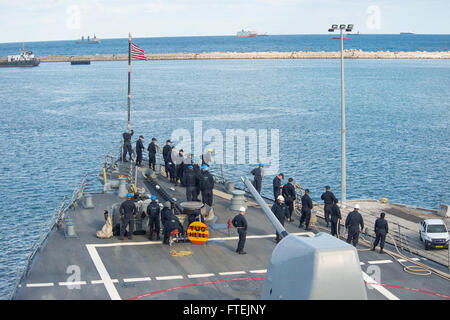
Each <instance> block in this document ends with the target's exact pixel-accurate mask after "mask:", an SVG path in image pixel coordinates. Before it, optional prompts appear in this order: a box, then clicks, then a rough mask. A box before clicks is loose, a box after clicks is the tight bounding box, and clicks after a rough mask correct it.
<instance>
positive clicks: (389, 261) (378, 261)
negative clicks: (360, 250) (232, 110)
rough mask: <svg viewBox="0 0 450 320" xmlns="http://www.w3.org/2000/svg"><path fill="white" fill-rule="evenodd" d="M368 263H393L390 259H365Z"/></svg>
mask: <svg viewBox="0 0 450 320" xmlns="http://www.w3.org/2000/svg"><path fill="white" fill-rule="evenodd" d="M367 263H368V264H384V263H394V261H392V260H373V261H367Z"/></svg>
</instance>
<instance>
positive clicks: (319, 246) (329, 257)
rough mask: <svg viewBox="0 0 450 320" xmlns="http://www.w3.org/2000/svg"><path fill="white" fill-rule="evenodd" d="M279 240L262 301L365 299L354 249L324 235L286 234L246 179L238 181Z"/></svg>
mask: <svg viewBox="0 0 450 320" xmlns="http://www.w3.org/2000/svg"><path fill="white" fill-rule="evenodd" d="M241 179H242V181H243V182H244V184H245V185H246V187H247V188H248V190H249V191H250V193H251V194H252V195H253V197H254V198H255V200H256V202H257V203H258V204H259V205H260V206H261V208H262V210H263V211H264V213H265V214H266V216H267V217H268V218H269V220H270V222H271V223H272V225H273V226H274V227H275V229H276V231H277V232H278V234H280V235H281V237H282V240H281V241H280V242H279V243H278V244H277V246H276V247H275V249H274V251H273V252H272V256H271V258H270V262H269V266H268V268H267V274H266V280H265V282H264V288H263V292H262V294H261V299H263V300H280V299H283V300H367V292H366V288H365V283H364V279H363V276H362V272H361V265H360V261H359V257H358V253H357V251H356V248H355V247H353V246H352V245H350V244H347V243H346V242H344V241H342V240H340V239H338V238H335V237H333V236H331V235H329V234H327V233H323V232H321V233H318V234H317V235H316V236H314V237H311V238H308V237H297V236H295V235H292V234H289V233H288V232H287V231H286V229H285V228H284V227H283V226H282V225H281V223H280V222H279V221H278V219H277V218H276V216H275V215H274V214H273V212H272V210H270V209H269V207H268V206H267V204H266V202H265V201H264V200H263V199H262V197H261V196H260V195H259V193H258V192H257V191H256V189H255V188H254V187H253V185H252V183H251V182H250V180H249V179H248V178H247V177H243V178H241Z"/></svg>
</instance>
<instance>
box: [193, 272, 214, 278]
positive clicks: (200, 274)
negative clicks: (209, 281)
mask: <svg viewBox="0 0 450 320" xmlns="http://www.w3.org/2000/svg"><path fill="white" fill-rule="evenodd" d="M214 275H215V274H214V273H198V274H188V278H189V279H196V278H208V277H214Z"/></svg>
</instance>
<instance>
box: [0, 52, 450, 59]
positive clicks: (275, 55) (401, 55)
mask: <svg viewBox="0 0 450 320" xmlns="http://www.w3.org/2000/svg"><path fill="white" fill-rule="evenodd" d="M146 57H147V59H148V60H214V59H339V58H340V52H339V51H333V52H325V51H316V52H314V51H291V52H274V51H268V52H201V53H186V52H179V53H148V54H146ZM344 57H345V58H346V59H450V51H434V52H429V51H414V52H403V51H399V52H390V51H376V52H375V51H362V50H357V49H349V50H344ZM38 58H39V60H40V61H41V62H70V61H71V60H80V59H83V60H90V61H125V60H127V59H128V54H95V55H52V56H40V57H38ZM3 59H6V58H4V57H2V58H0V60H3Z"/></svg>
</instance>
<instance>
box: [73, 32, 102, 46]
mask: <svg viewBox="0 0 450 320" xmlns="http://www.w3.org/2000/svg"><path fill="white" fill-rule="evenodd" d="M77 43H78V44H85V43H86V44H96V43H100V39H99V38H97V37H96V36H95V34H94V37H93V38H91V37H89V36H87V38H85V37H84V36H83V37H81V39H78V40H77Z"/></svg>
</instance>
